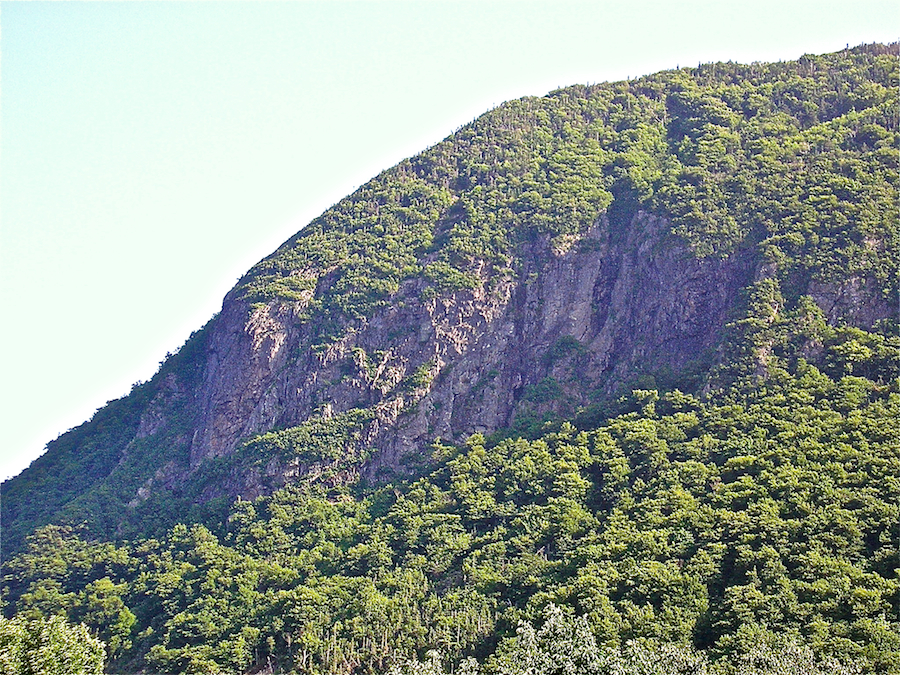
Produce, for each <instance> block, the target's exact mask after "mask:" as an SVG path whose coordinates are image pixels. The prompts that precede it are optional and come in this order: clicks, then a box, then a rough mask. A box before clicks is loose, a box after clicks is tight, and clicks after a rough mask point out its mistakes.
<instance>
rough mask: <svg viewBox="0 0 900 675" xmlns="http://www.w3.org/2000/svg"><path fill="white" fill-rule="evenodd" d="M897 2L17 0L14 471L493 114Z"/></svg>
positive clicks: (855, 38) (815, 31)
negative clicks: (317, 229)
mask: <svg viewBox="0 0 900 675" xmlns="http://www.w3.org/2000/svg"><path fill="white" fill-rule="evenodd" d="M896 5H897V3H896V2H894V1H891V2H880V1H867V0H854V1H852V2H851V1H844V2H827V1H823V0H817V1H815V2H792V1H790V0H780V1H777V2H776V1H769V0H766V1H763V2H753V1H751V0H747V1H744V2H727V1H725V0H715V1H713V0H709V1H707V0H696V1H678V0H667V1H665V2H642V1H640V0H630V1H627V2H623V1H621V0H618V1H616V2H602V1H599V0H595V1H593V2H567V1H565V0H553V1H550V0H547V1H543V2H525V1H507V2H497V1H492V0H478V1H476V2H442V1H438V0H409V1H406V2H397V1H385V2H376V1H362V0H359V1H355V2H342V1H328V2H313V1H304V0H298V1H294V2H13V1H4V2H0V302H2V307H3V310H4V319H3V322H2V328H0V348H2V354H3V359H2V363H3V370H2V373H0V377H2V383H3V386H2V399H0V409H2V430H3V443H2V445H0V478H4V477H7V476H11V475H14V474H16V473H18V472H20V471H21V470H22V469H24V468H25V467H26V466H27V465H28V464H29V463H30V462H31V461H32V460H33V459H34V458H36V457H37V456H38V455H40V454H41V452H42V451H43V449H44V446H45V444H46V443H47V442H48V441H50V440H52V439H54V438H56V437H57V436H58V435H59V434H60V433H62V432H64V431H66V430H67V429H69V428H71V427H74V426H77V425H79V424H80V423H82V422H84V421H85V420H87V419H88V418H90V416H91V415H92V414H93V412H94V411H95V410H96V409H97V408H98V407H100V406H102V405H103V404H104V403H105V402H106V401H107V400H110V399H113V398H118V397H120V396H122V395H124V394H126V393H128V391H129V389H130V388H131V385H132V383H134V382H136V381H138V380H147V379H149V378H150V377H151V376H152V375H153V373H154V372H155V371H156V369H157V367H158V364H159V361H161V360H162V359H163V358H164V357H165V354H166V352H168V351H175V350H176V349H177V348H178V347H179V346H180V345H181V344H182V343H183V342H184V340H185V339H186V338H187V337H188V335H189V334H190V333H191V331H193V330H195V329H197V328H199V327H200V326H202V325H203V324H204V323H205V322H206V321H207V320H208V319H209V318H210V317H211V316H212V315H213V313H214V312H216V311H217V310H218V309H219V308H220V307H221V302H222V297H223V296H224V295H225V293H226V292H227V291H228V290H229V289H230V288H231V287H232V286H233V285H234V283H235V282H236V281H237V279H238V277H240V276H241V274H243V272H245V271H246V270H247V269H248V268H249V267H250V266H252V265H253V264H254V263H255V262H256V261H257V260H259V259H260V258H262V257H263V256H265V255H267V254H268V253H270V252H271V251H273V250H274V249H275V248H277V247H278V245H279V244H280V243H281V242H282V241H284V240H285V239H287V238H288V237H289V236H291V235H292V234H293V233H294V232H296V231H297V230H299V229H300V228H301V227H302V226H303V225H304V224H305V223H306V222H308V221H309V220H311V219H312V218H313V217H315V216H316V215H318V214H319V213H321V212H322V211H323V210H325V209H326V208H328V207H329V206H330V205H331V204H333V203H335V202H336V201H338V200H339V199H340V198H341V197H343V196H344V195H346V194H348V193H349V192H351V191H353V190H354V189H355V188H356V187H358V186H359V185H360V184H362V183H363V182H365V181H366V180H368V179H369V178H371V177H373V176H374V175H376V174H377V173H378V172H380V171H381V170H383V169H386V168H388V167H390V166H392V165H394V164H396V163H397V162H398V161H400V160H401V159H403V158H404V157H407V156H410V155H413V154H416V153H417V152H419V151H421V150H423V149H425V148H426V147H428V146H429V145H432V144H434V143H436V142H438V141H440V140H441V139H442V138H444V137H445V136H447V135H448V134H450V133H452V132H453V131H454V130H455V129H456V128H457V127H459V126H461V125H463V124H465V123H467V122H469V121H471V120H472V119H473V118H474V117H476V116H477V115H479V114H481V113H483V112H485V111H486V110H488V109H490V108H492V107H494V106H495V105H498V104H500V103H502V102H503V101H505V100H508V99H510V98H516V97H519V96H525V95H543V94H545V93H547V92H548V91H550V90H552V89H555V88H557V87H560V86H566V85H570V84H576V83H586V82H603V81H609V80H619V79H625V78H627V77H637V76H641V75H645V74H648V73H652V72H655V71H658V70H663V69H669V68H675V67H677V66H695V65H697V64H698V63H700V62H703V63H706V62H710V61H728V60H731V61H739V62H745V63H746V62H751V61H777V60H789V59H795V58H797V57H799V56H801V55H802V54H804V53H823V52H830V51H836V50H838V49H842V48H844V47H845V46H846V45H851V46H853V45H857V44H860V43H863V42H890V41H894V40H897V39H898V35H900V22H898V9H897V8H896Z"/></svg>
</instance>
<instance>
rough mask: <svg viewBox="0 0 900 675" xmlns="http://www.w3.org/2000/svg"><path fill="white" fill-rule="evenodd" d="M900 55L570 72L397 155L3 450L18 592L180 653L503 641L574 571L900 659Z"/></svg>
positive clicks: (329, 655) (483, 649) (355, 652)
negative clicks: (163, 351) (636, 75)
mask: <svg viewBox="0 0 900 675" xmlns="http://www.w3.org/2000/svg"><path fill="white" fill-rule="evenodd" d="M897 86H898V68H897V46H896V45H887V46H885V45H864V46H860V47H857V48H854V49H849V50H845V51H842V52H838V53H835V54H828V55H823V56H805V57H803V58H801V59H800V60H798V61H795V62H788V63H777V64H759V63H755V64H751V65H739V64H734V63H716V64H707V65H703V66H700V67H698V68H696V69H687V68H685V69H679V70H674V71H666V72H662V73H658V74H656V75H652V76H648V77H644V78H640V79H637V80H633V81H628V82H617V83H605V84H599V85H594V86H574V87H568V88H565V89H560V90H558V91H555V92H552V93H550V94H548V95H547V96H545V97H542V98H526V99H520V100H517V101H512V102H509V103H506V104H503V105H501V106H499V107H498V108H496V109H494V110H492V111H490V112H488V113H486V114H485V115H483V116H482V117H480V118H478V119H477V120H475V121H474V122H473V123H471V124H469V125H466V126H465V127H462V128H461V129H459V130H458V131H457V132H456V133H454V134H453V135H451V136H450V137H448V138H447V139H446V140H445V141H443V142H441V143H439V144H438V145H436V146H434V147H432V148H430V149H428V150H426V151H425V152H423V153H422V154H420V155H417V156H416V157H413V158H411V159H409V160H406V161H404V162H402V163H400V164H399V165H397V166H396V167H393V168H392V169H389V170H387V171H385V172H384V173H382V174H381V175H379V176H378V177H376V178H374V179H373V180H372V181H370V182H369V183H367V184H366V185H364V186H363V187H361V188H360V189H359V190H358V191H357V192H355V193H354V194H352V195H350V196H348V197H347V198H345V199H344V200H342V201H341V202H339V203H338V204H336V205H335V206H334V207H332V208H331V209H329V210H328V211H327V212H325V213H324V214H322V216H320V217H319V218H317V219H316V220H314V221H313V222H311V223H310V224H309V225H308V226H306V227H305V228H303V229H302V230H301V231H300V232H299V233H297V234H296V235H295V236H294V237H293V238H291V239H290V240H289V241H287V242H285V244H283V245H282V246H281V247H280V248H279V249H278V250H277V251H275V252H274V253H273V254H272V255H271V256H269V257H268V258H266V259H264V260H262V261H261V262H260V263H258V264H257V265H256V266H254V267H253V268H252V269H251V270H250V271H249V272H248V273H247V274H246V275H245V276H244V277H243V278H242V279H241V280H240V281H239V282H238V284H237V286H236V287H235V288H234V289H232V291H231V292H230V293H229V294H228V295H227V296H226V298H225V300H224V302H223V306H222V311H221V312H220V313H219V314H218V315H216V316H215V317H214V318H213V319H212V320H211V321H210V322H209V323H208V324H207V325H206V326H204V327H203V328H202V329H201V330H199V331H198V332H197V333H195V334H194V335H193V336H192V337H191V338H190V339H189V340H188V341H187V343H186V344H185V345H184V346H183V347H182V349H181V350H180V351H179V352H178V353H177V354H175V355H172V356H170V357H168V358H167V359H166V361H165V362H164V363H163V364H162V366H161V368H160V370H159V372H158V373H157V374H156V376H155V377H154V378H153V379H152V380H151V381H150V382H147V383H144V384H140V385H137V386H135V388H134V389H133V390H132V392H131V393H130V394H129V395H128V396H127V397H125V398H123V399H120V400H117V401H113V402H110V403H109V404H108V405H107V406H106V407H104V408H103V409H101V410H99V411H98V412H97V413H96V414H95V416H94V417H93V418H92V419H91V420H90V421H89V422H86V423H85V424H83V425H81V426H80V427H78V428H76V429H73V430H71V431H69V432H68V433H66V434H64V435H63V436H61V437H60V438H59V439H57V440H56V441H53V442H51V443H50V444H48V447H47V452H46V453H45V454H44V455H43V456H42V457H41V458H39V459H38V460H36V461H35V462H34V463H33V464H32V466H31V467H29V468H28V469H27V470H26V471H25V472H23V473H22V474H21V475H20V476H17V477H16V478H14V479H11V480H9V481H7V482H5V483H4V484H3V488H2V490H3V514H2V517H3V535H4V536H3V542H2V545H3V559H4V566H5V570H6V577H5V581H4V583H5V584H6V588H7V592H6V595H7V598H8V599H9V602H10V603H11V604H9V605H8V606H7V608H8V610H13V609H16V610H18V611H21V612H30V613H31V614H34V615H41V614H47V613H50V614H52V613H66V614H68V615H69V616H70V618H73V619H75V620H79V621H85V622H87V623H88V624H89V625H92V626H94V627H95V628H96V630H98V631H100V633H101V635H102V636H103V637H104V639H105V640H106V641H107V643H108V645H109V648H110V656H111V657H112V658H113V659H114V663H118V664H119V665H120V666H122V667H124V666H125V665H128V667H130V668H152V669H161V670H165V671H167V672H169V671H171V672H185V671H186V670H191V672H214V671H216V670H217V669H219V670H229V669H230V670H234V671H243V670H246V669H248V668H266V667H268V668H282V669H290V668H294V669H296V670H298V671H299V672H335V673H337V672H383V671H384V670H385V669H386V668H387V667H388V666H389V665H390V664H391V663H394V662H396V661H397V659H398V658H400V657H401V656H405V657H408V656H413V655H415V654H419V655H421V653H422V652H423V650H424V649H426V648H427V647H429V646H440V647H441V648H442V649H443V650H444V652H445V653H446V654H448V655H449V656H450V657H451V658H455V659H459V658H462V657H463V656H465V655H468V654H475V655H477V656H479V657H486V656H489V655H490V654H492V653H493V652H494V650H495V649H498V645H499V649H500V652H502V650H503V649H504V647H503V645H504V644H506V643H503V642H500V639H501V637H502V636H503V635H506V634H509V633H510V631H511V630H512V629H513V628H514V627H515V622H516V621H517V620H518V619H520V618H527V619H530V620H539V619H540V616H541V611H542V609H543V608H544V607H545V606H547V605H548V603H551V602H552V603H557V604H562V605H566V606H568V607H571V608H573V609H574V610H575V611H577V612H578V613H579V616H581V615H583V616H587V617H588V618H589V619H590V620H589V622H588V623H587V624H585V625H587V626H589V628H590V630H592V631H593V633H594V635H595V636H596V637H597V638H598V639H600V640H601V641H605V643H606V644H610V645H615V644H619V642H620V641H624V640H627V639H631V638H641V639H656V640H662V641H668V642H673V643H689V644H691V645H693V647H694V648H698V649H706V650H710V651H709V654H710V655H711V658H714V659H715V658H722V659H726V658H731V657H737V656H740V655H741V654H746V653H749V651H748V650H751V647H752V644H753V643H754V640H757V641H759V640H763V639H764V638H765V639H769V638H772V636H775V635H777V634H778V633H779V632H781V633H785V634H787V635H790V636H793V638H795V639H796V640H797V641H799V642H801V643H803V644H804V645H811V648H813V649H814V651H815V653H816V654H826V655H833V656H838V657H848V656H851V657H853V658H856V659H860V663H863V661H864V667H866V668H869V669H874V670H875V671H878V672H893V671H890V668H891V665H890V664H891V663H894V664H896V663H897V661H894V660H893V659H895V658H896V657H898V654H900V647H898V644H897V640H896V639H895V638H892V637H891V631H892V630H894V631H895V629H896V627H897V625H898V624H897V612H898V581H897V576H896V570H895V568H896V567H897V555H896V545H895V544H896V542H897V540H898V533H897V516H898V513H897V506H896V499H895V498H892V497H891V493H892V491H893V493H894V497H895V496H896V491H897V489H900V488H898V486H900V448H898V444H897V442H896V438H897V432H898V428H897V412H898V410H897V408H898V391H897V390H898V379H897V377H898V363H900V357H898V354H900V339H898V322H897V318H898V317H897V301H898V281H900V275H898V260H900V256H898V244H900V236H898V229H897V217H898V149H897V148H898V127H897V114H896V112H897ZM825 488H827V489H825ZM823 490H824V491H823ZM892 519H893V520H892ZM44 526H46V527H44ZM767 528H768V529H767ZM29 535H30V539H29V540H28V541H29V542H30V543H29V544H28V545H27V546H26V537H29ZM892 542H893V544H892ZM626 551H627V552H628V554H627V556H625V558H622V555H623V553H624V552H626ZM629 560H630V561H631V564H630V565H629V564H627V563H628V561H629ZM641 561H643V562H641ZM642 565H643V566H642ZM215 570H218V571H215ZM216 578H219V579H222V580H224V581H222V583H223V584H224V585H223V586H221V588H219V586H217V582H216V581H215V579H216ZM829 579H831V580H839V581H840V583H843V584H844V590H843V591H841V590H840V589H838V590H835V589H834V588H832V586H830V585H829V584H830V583H831V581H829ZM151 580H152V581H151ZM835 583H837V581H836V582H835ZM160 589H164V590H160ZM165 589H168V590H165ZM175 589H177V590H175ZM216 589H219V590H216ZM236 589H237V590H236ZM628 589H630V590H628ZM166 593H169V594H170V595H166ZM204 603H207V604H206V605H204ZM208 603H213V604H216V603H218V607H219V609H218V610H213V609H212V605H210V604H208ZM373 603H374V604H373ZM829 603H831V604H829ZM201 605H203V606H201ZM832 605H833V607H832ZM225 608H227V609H225ZM217 612H218V613H217ZM301 617H305V618H301ZM742 626H743V627H742ZM313 627H315V628H313ZM222 631H224V632H222ZM451 634H454V635H455V636H456V637H455V638H453V639H451ZM767 636H768V637H767ZM773 639H774V638H773ZM216 645H218V646H216ZM301 645H302V646H301ZM328 645H331V646H328ZM500 652H497V653H498V654H499V653H500ZM724 662H725V661H723V663H724ZM498 672H499V671H498Z"/></svg>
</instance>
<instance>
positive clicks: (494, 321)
mask: <svg viewBox="0 0 900 675" xmlns="http://www.w3.org/2000/svg"><path fill="white" fill-rule="evenodd" d="M667 231H668V228H667V225H666V223H665V222H664V221H662V220H661V219H659V218H656V217H654V216H650V215H647V214H639V215H638V216H637V217H636V218H635V219H634V221H633V223H632V227H631V228H630V230H629V233H628V236H627V237H625V238H624V240H621V241H615V240H614V238H613V237H612V236H611V233H610V228H609V226H608V224H607V223H606V221H605V220H602V219H601V221H599V222H598V223H597V224H596V226H595V227H594V228H593V229H591V230H590V231H588V232H587V233H586V234H585V235H584V236H583V237H582V238H580V239H579V240H577V241H572V242H566V244H567V245H566V246H557V247H556V250H554V246H553V245H552V244H551V242H550V241H548V240H537V241H534V242H532V243H531V244H530V245H529V246H528V250H525V251H523V254H522V255H521V256H520V260H521V265H520V267H519V268H518V269H515V270H491V269H488V268H487V267H485V268H484V269H483V270H482V271H481V279H482V282H483V283H482V285H481V286H479V287H478V288H475V289H472V290H468V289H467V290H463V291H458V292H456V293H455V294H453V295H451V296H449V297H438V298H429V299H422V298H421V297H420V294H421V291H422V286H421V285H420V283H419V282H418V281H412V282H406V283H405V284H404V285H402V286H401V288H400V289H399V291H398V292H397V293H396V294H395V295H394V297H393V298H392V299H391V301H390V302H389V303H388V305H387V306H386V307H384V308H383V309H381V310H380V311H379V312H377V313H376V314H375V315H374V316H372V317H370V318H369V319H367V320H365V321H361V322H359V323H358V324H356V325H355V326H353V327H352V329H351V330H349V331H348V332H347V333H346V334H345V335H344V336H343V337H342V338H341V339H340V340H338V341H336V342H333V343H331V344H328V345H324V346H316V347H312V348H311V346H310V344H309V342H310V339H311V331H310V326H309V325H308V322H306V321H305V320H304V319H302V318H300V317H301V314H302V311H303V309H304V308H305V302H298V303H293V304H292V303H273V304H271V305H267V306H260V307H257V308H255V309H252V310H251V309H249V308H248V307H247V306H246V305H245V304H243V303H242V302H241V301H239V300H237V299H236V298H233V297H229V298H227V299H226V302H225V305H224V308H223V311H222V313H221V314H220V316H219V317H218V320H217V322H216V324H215V327H214V330H213V333H212V335H211V338H210V340H209V353H208V355H207V360H206V366H205V371H204V377H203V382H202V385H201V386H200V388H199V390H198V391H197V392H196V393H195V396H196V402H197V409H198V411H199V414H198V419H197V425H196V429H195V431H194V435H193V439H192V442H191V448H190V458H191V459H190V461H191V465H192V466H193V467H196V466H198V465H199V464H201V463H202V462H203V461H204V460H206V459H208V458H211V457H216V456H221V455H227V454H229V453H231V452H232V451H234V450H235V448H236V447H238V445H239V444H240V443H241V442H242V441H243V440H244V439H246V438H248V437H250V436H252V435H254V434H258V433H261V432H265V431H268V430H270V429H273V428H284V427H290V426H295V425H298V424H301V423H302V422H304V421H305V420H306V419H307V418H309V417H310V416H311V415H314V414H318V415H325V416H328V415H334V414H339V413H341V412H345V411H347V410H350V409H352V408H371V409H373V410H374V411H375V413H376V415H375V419H374V421H372V422H371V423H370V425H369V426H368V427H367V429H366V433H365V435H364V438H363V441H362V442H364V443H365V444H367V445H368V446H369V447H371V448H374V449H376V450H377V452H376V454H375V457H374V459H373V460H372V461H371V463H370V466H369V468H368V471H370V472H371V471H378V470H380V469H383V468H384V467H388V468H390V469H397V468H398V467H399V466H400V462H401V459H402V457H403V456H404V455H406V454H408V453H414V454H415V453H421V452H424V448H426V447H427V445H428V444H429V443H430V442H431V441H433V440H434V439H435V438H436V437H440V438H445V439H453V440H459V439H461V438H464V437H466V436H467V435H469V434H471V433H473V432H476V431H480V432H492V431H494V430H496V429H499V428H501V427H505V426H508V425H509V424H510V423H511V422H512V421H513V420H514V418H515V417H516V415H518V414H522V413H523V412H529V411H530V412H532V413H543V412H550V411H553V412H558V413H564V414H565V413H568V414H571V413H574V412H575V411H576V409H577V408H578V407H579V406H586V405H588V404H590V402H591V401H592V400H594V399H595V398H596V396H597V395H598V392H599V393H603V392H606V393H610V392H613V391H615V389H616V388H617V387H618V386H620V385H621V384H622V383H623V382H625V381H626V380H628V379H629V378H630V377H633V376H634V374H635V373H641V372H653V371H654V370H656V369H660V368H668V369H671V370H673V371H677V370H678V369H679V368H681V367H683V366H684V364H685V363H687V362H689V361H691V360H693V359H696V358H697V357H698V355H700V354H702V353H704V351H706V350H711V349H712V348H714V347H715V346H716V344H717V343H718V340H719V337H720V335H719V333H720V330H721V327H722V326H723V325H724V324H725V322H726V316H727V314H728V312H729V310H730V309H731V308H732V306H733V305H734V303H735V300H736V298H737V296H738V292H739V290H740V289H741V288H742V287H744V286H745V285H746V284H747V283H749V281H750V279H751V277H752V274H753V270H752V269H751V268H750V264H749V263H748V262H747V261H745V260H742V259H740V258H738V257H732V258H731V259H726V260H721V259H711V258H710V259H706V260H698V259H697V258H695V257H693V256H691V255H690V254H689V252H688V251H687V249H686V248H685V247H684V246H682V245H679V244H678V243H677V242H676V241H673V240H672V239H671V238H670V237H669V235H668V234H667ZM292 471H295V469H292Z"/></svg>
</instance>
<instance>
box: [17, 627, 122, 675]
mask: <svg viewBox="0 0 900 675" xmlns="http://www.w3.org/2000/svg"><path fill="white" fill-rule="evenodd" d="M103 657H104V644H103V642H101V641H100V640H98V639H97V638H95V637H94V636H92V635H91V634H90V632H89V631H88V629H87V627H85V626H84V625H83V624H77V625H72V624H69V623H67V622H66V620H65V619H63V618H62V617H61V616H51V617H50V618H48V619H43V618H40V619H26V618H22V617H18V616H17V617H13V618H12V619H2V618H0V675H101V674H102V673H103Z"/></svg>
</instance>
